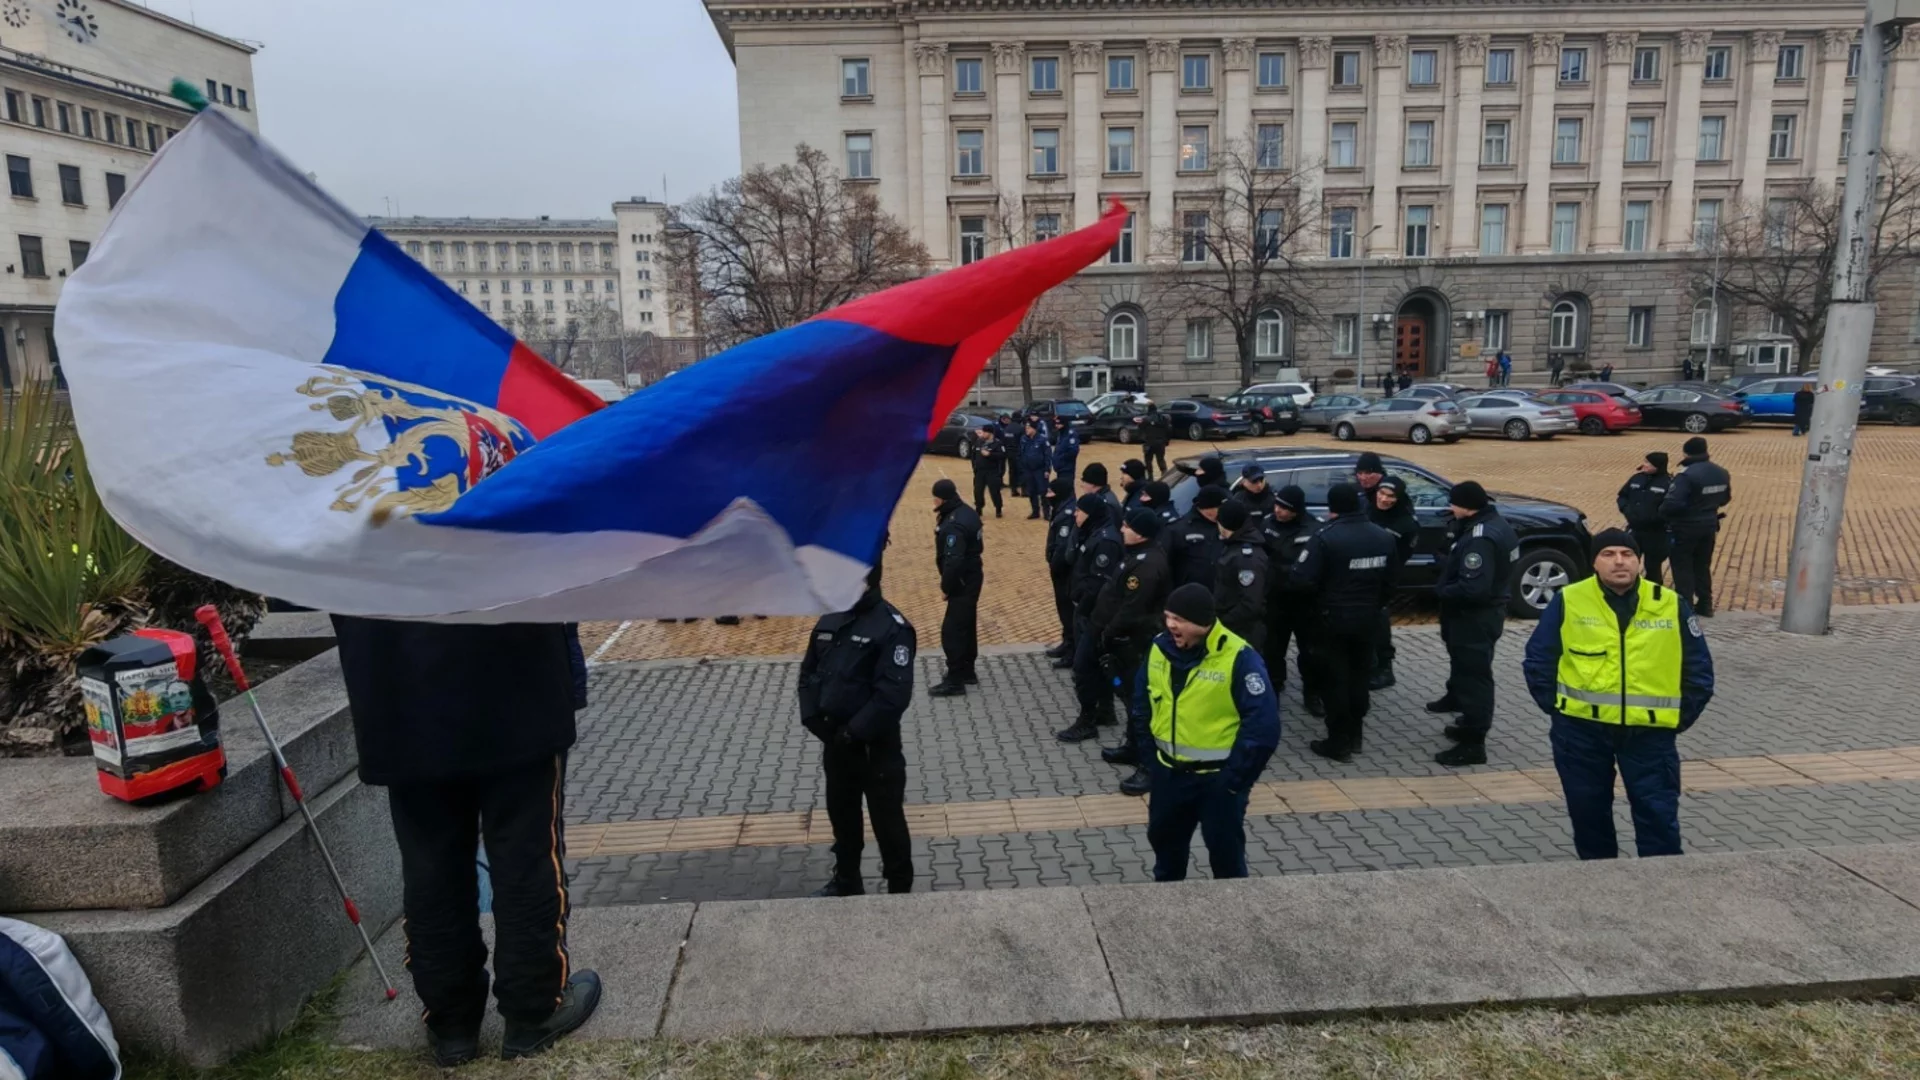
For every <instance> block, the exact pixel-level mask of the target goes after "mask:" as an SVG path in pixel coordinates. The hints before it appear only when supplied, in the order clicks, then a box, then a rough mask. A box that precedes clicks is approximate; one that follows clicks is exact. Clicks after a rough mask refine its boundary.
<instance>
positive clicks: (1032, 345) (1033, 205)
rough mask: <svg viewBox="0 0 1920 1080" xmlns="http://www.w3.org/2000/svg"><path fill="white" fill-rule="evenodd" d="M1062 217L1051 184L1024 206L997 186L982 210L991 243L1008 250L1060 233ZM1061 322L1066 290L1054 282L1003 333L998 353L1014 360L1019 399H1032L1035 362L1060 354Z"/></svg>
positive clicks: (1064, 317)
mask: <svg viewBox="0 0 1920 1080" xmlns="http://www.w3.org/2000/svg"><path fill="white" fill-rule="evenodd" d="M1066 220H1067V216H1066V210H1065V208H1064V206H1063V205H1062V204H1061V203H1060V202H1058V201H1056V197H1055V196H1054V194H1053V188H1052V186H1051V185H1044V186H1043V189H1042V191H1041V193H1040V194H1038V195H1035V196H1032V197H1030V198H1028V199H1026V200H1025V202H1024V206H1023V204H1022V202H1021V201H1020V200H1018V199H1015V198H1010V197H1008V196H1007V195H1006V194H1005V193H1004V192H1001V191H999V190H997V189H996V190H995V191H994V196H993V209H992V211H991V212H990V213H989V214H988V215H987V228H988V231H989V234H990V239H991V240H992V242H993V243H994V245H995V246H996V247H999V248H1000V249H1002V250H1007V249H1011V248H1016V247H1022V246H1024V245H1026V244H1031V243H1037V242H1039V241H1042V240H1051V239H1053V238H1054V237H1056V236H1059V235H1061V233H1062V231H1063V229H1064V228H1065V222H1066ZM1066 326H1067V319H1066V301H1065V294H1064V293H1063V292H1062V289H1061V287H1055V288H1052V289H1049V290H1047V291H1046V292H1045V293H1042V294H1041V295H1040V296H1039V297H1037V298H1035V299H1034V301H1033V303H1032V304H1030V305H1028V307H1027V313H1026V315H1025V316H1024V317H1023V318H1022V319H1021V320H1020V325H1019V326H1018V327H1015V328H1014V331H1013V333H1012V334H1009V335H1008V336H1007V342H1006V344H1005V345H1003V346H1002V347H1001V350H1000V355H1001V356H1002V357H1008V356H1010V357H1012V358H1013V360H1014V362H1015V363H1016V364H1017V365H1019V369H1020V400H1021V401H1022V402H1023V403H1024V402H1028V401H1032V400H1034V397H1033V365H1034V362H1035V361H1036V360H1039V359H1044V358H1046V357H1048V356H1052V357H1054V358H1055V359H1064V357H1063V356H1060V355H1059V353H1060V349H1061V337H1062V335H1063V334H1064V332H1065V331H1066Z"/></svg>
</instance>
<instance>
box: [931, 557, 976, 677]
mask: <svg viewBox="0 0 1920 1080" xmlns="http://www.w3.org/2000/svg"><path fill="white" fill-rule="evenodd" d="M980 586H981V580H980V579H979V578H977V577H976V578H974V579H973V580H971V581H965V582H962V583H961V586H960V591H959V592H957V593H954V594H953V595H952V596H949V597H947V614H946V616H945V617H944V618H942V619H941V620H940V650H941V651H942V652H944V653H946V654H947V679H948V681H951V682H958V681H959V680H961V679H964V678H971V677H972V676H973V664H974V661H975V660H978V659H979V658H980Z"/></svg>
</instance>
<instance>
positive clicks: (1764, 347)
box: [1729, 334, 1794, 375]
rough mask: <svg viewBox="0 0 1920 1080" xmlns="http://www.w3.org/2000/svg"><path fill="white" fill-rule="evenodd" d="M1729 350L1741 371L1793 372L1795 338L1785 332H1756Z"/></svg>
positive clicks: (1764, 373)
mask: <svg viewBox="0 0 1920 1080" xmlns="http://www.w3.org/2000/svg"><path fill="white" fill-rule="evenodd" d="M1729 351H1730V352H1731V353H1732V354H1733V361H1734V364H1735V365H1736V366H1737V367H1738V368H1739V369H1740V370H1741V371H1749V372H1752V373H1754V374H1756V375H1791V374H1793V371H1794V363H1793V352H1794V349H1793V339H1792V338H1790V337H1788V336H1786V335H1785V334H1755V335H1754V336H1753V337H1750V338H1747V339H1746V340H1744V341H1736V342H1734V344H1733V348H1732V349H1731V350H1729Z"/></svg>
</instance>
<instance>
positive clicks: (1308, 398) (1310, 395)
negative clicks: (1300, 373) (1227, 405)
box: [1240, 382, 1315, 409]
mask: <svg viewBox="0 0 1920 1080" xmlns="http://www.w3.org/2000/svg"><path fill="white" fill-rule="evenodd" d="M1240 393H1242V394H1285V395H1287V396H1288V397H1290V398H1292V399H1293V403H1294V404H1295V405H1298V406H1299V407H1300V408H1303V409H1304V408H1306V407H1307V406H1308V405H1310V404H1312V403H1313V399H1314V397H1315V395H1314V392H1313V387H1311V386H1308V385H1307V384H1306V383H1303V382H1263V383H1255V384H1254V385H1252V386H1249V387H1247V388H1246V389H1245V390H1242V391H1240Z"/></svg>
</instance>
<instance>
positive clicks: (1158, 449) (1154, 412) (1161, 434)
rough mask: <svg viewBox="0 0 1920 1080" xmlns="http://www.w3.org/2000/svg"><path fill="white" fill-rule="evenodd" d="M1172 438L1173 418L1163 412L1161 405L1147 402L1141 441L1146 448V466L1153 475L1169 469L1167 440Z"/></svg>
mask: <svg viewBox="0 0 1920 1080" xmlns="http://www.w3.org/2000/svg"><path fill="white" fill-rule="evenodd" d="M1172 438H1173V420H1172V418H1171V417H1169V416H1167V414H1166V413H1163V412H1161V411H1160V406H1159V405H1157V404H1155V403H1153V402H1151V401H1149V402H1147V415H1145V416H1143V417H1141V418H1140V442H1141V445H1142V446H1144V447H1145V448H1146V452H1147V460H1146V466H1147V469H1148V470H1149V471H1150V472H1152V473H1153V475H1156V476H1158V475H1160V474H1161V473H1164V472H1166V471H1167V442H1168V440H1170V439H1172ZM1156 462H1158V465H1157V466H1156V464H1155V463H1156Z"/></svg>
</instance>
